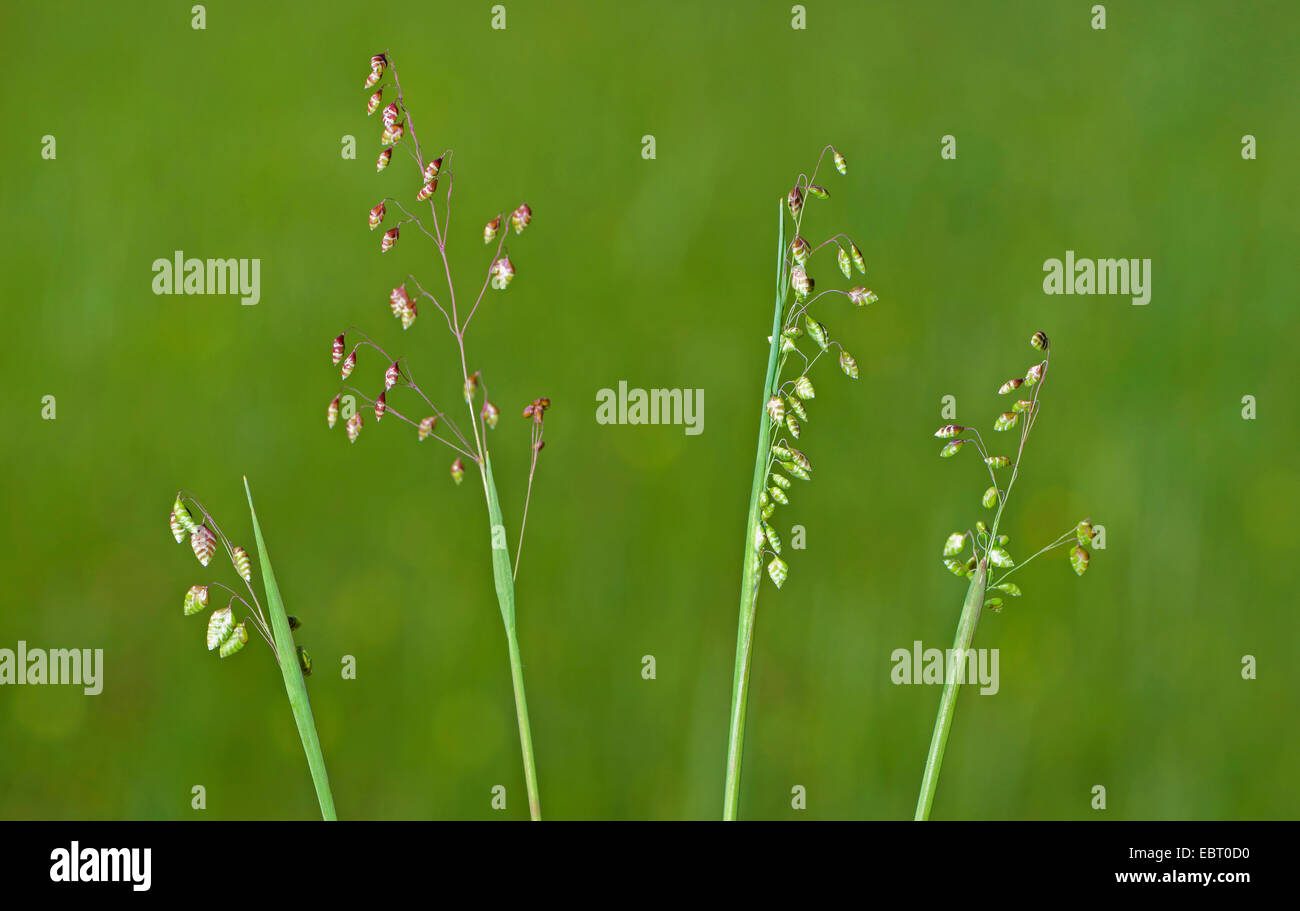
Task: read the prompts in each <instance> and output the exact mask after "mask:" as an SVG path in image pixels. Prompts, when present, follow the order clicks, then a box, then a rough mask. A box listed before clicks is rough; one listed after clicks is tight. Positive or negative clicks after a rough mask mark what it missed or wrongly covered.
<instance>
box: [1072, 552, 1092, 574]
mask: <svg viewBox="0 0 1300 911" xmlns="http://www.w3.org/2000/svg"><path fill="white" fill-rule="evenodd" d="M1070 566H1071V568H1072V569H1073V570H1074V574H1075V575H1076V576H1082V575H1083V574H1084V573H1086V572H1087V571H1088V552H1087V551H1086V550H1084V549H1083V548H1082V547H1078V546H1075V548H1074V549H1073V550H1071V551H1070Z"/></svg>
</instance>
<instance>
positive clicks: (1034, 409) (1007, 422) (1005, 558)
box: [934, 331, 1092, 611]
mask: <svg viewBox="0 0 1300 911" xmlns="http://www.w3.org/2000/svg"><path fill="white" fill-rule="evenodd" d="M1029 344H1030V345H1031V346H1033V347H1034V348H1035V349H1036V350H1038V351H1041V352H1042V356H1043V359H1042V360H1041V361H1039V362H1037V363H1035V364H1032V365H1030V367H1029V368H1028V369H1027V370H1026V371H1025V373H1024V376H1018V377H1012V378H1011V379H1009V380H1007V381H1006V382H1004V383H1003V384H1002V385H1001V386H1000V387H998V395H1002V396H1008V397H1010V398H1011V399H1012V403H1011V405H1010V406H1009V407H1008V408H1007V409H1006V410H1004V411H1002V412H1000V413H999V414H998V415H996V416H995V417H994V419H993V430H994V432H995V433H1009V432H1010V431H1013V430H1017V431H1019V440H1018V442H1017V444H1016V446H1015V454H1014V455H1011V456H1008V455H993V454H991V453H990V451H989V449H988V448H987V447H986V446H985V443H984V438H983V437H982V436H981V435H980V432H979V431H978V430H977V429H976V428H974V427H966V426H963V425H960V424H946V425H944V426H943V427H940V428H939V429H938V430H937V431H935V434H934V435H935V437H936V438H937V439H940V440H944V441H945V443H944V445H943V447H942V448H941V449H940V450H939V457H940V458H950V457H952V456H954V455H956V454H957V453H958V452H960V451H961V449H962V447H964V446H966V445H968V444H969V445H971V446H972V447H974V448H975V449H976V450H977V451H978V452H979V454H980V457H981V458H982V459H983V461H984V464H985V466H986V468H987V470H988V478H989V482H990V485H989V487H988V488H987V489H986V490H985V491H984V493H983V494H982V495H981V497H980V505H981V506H983V507H984V508H985V509H987V510H992V511H993V519H992V523H991V524H989V523H986V522H984V521H983V520H980V521H978V522H976V523H975V527H974V528H973V529H968V530H967V531H964V532H961V531H957V532H953V533H952V534H951V535H949V536H948V538H947V540H946V541H945V542H944V548H943V565H944V567H945V568H946V569H947V570H948V571H949V572H951V573H952V574H953V575H955V576H960V577H964V578H967V579H971V578H973V577H974V575H975V572H976V569H977V567H978V566H979V565H980V564H981V563H983V564H984V565H985V566H987V567H991V568H992V569H1001V570H1004V572H1002V573H1001V574H1000V575H997V576H996V577H992V576H991V577H990V578H989V580H988V589H989V591H990V592H992V591H997V592H1001V593H1002V594H1001V595H992V596H990V597H988V598H987V599H986V600H985V602H984V606H985V607H987V608H988V609H989V610H992V611H1000V610H1001V609H1002V604H1003V598H1002V595H1007V596H1010V597H1019V595H1020V594H1021V589H1020V586H1018V585H1016V584H1015V583H1013V582H1008V581H1006V580H1007V577H1008V576H1010V575H1011V574H1012V573H1014V572H1015V571H1016V570H1017V569H1019V568H1020V566H1023V565H1024V564H1025V563H1028V562H1029V561H1030V560H1033V559H1034V558H1035V557H1038V556H1040V555H1042V554H1044V553H1047V552H1048V551H1051V550H1054V549H1056V548H1058V547H1062V546H1064V545H1066V544H1073V547H1072V548H1071V550H1070V566H1071V567H1072V568H1073V569H1074V571H1075V573H1077V574H1078V575H1080V576H1082V575H1083V573H1084V571H1085V570H1087V568H1088V560H1089V550H1090V549H1091V547H1092V523H1091V520H1089V519H1084V520H1082V521H1081V522H1079V523H1078V525H1076V526H1075V527H1073V528H1071V529H1070V530H1069V531H1067V532H1065V533H1064V534H1062V535H1061V536H1060V537H1058V538H1057V539H1056V540H1055V541H1053V542H1051V543H1050V544H1048V545H1046V546H1045V547H1043V548H1041V549H1039V550H1038V551H1037V552H1035V553H1034V554H1033V555H1032V556H1030V557H1029V558H1027V559H1026V560H1024V561H1023V563H1017V562H1016V560H1015V559H1014V558H1013V557H1012V556H1011V551H1010V549H1009V547H1008V545H1009V543H1010V537H1009V536H1008V535H1005V534H999V529H1000V526H1001V523H1002V517H1003V513H1004V511H1005V510H1006V505H1007V501H1008V499H1009V498H1010V496H1011V491H1012V488H1013V487H1014V486H1015V483H1016V479H1017V477H1019V474H1020V467H1021V464H1022V460H1023V459H1024V455H1025V446H1026V444H1027V443H1028V441H1029V435H1030V433H1031V431H1033V429H1034V425H1035V424H1036V423H1037V422H1038V416H1039V414H1040V412H1041V409H1042V402H1041V401H1040V400H1039V399H1040V396H1041V393H1042V390H1043V385H1044V383H1045V382H1046V379H1047V374H1048V367H1049V365H1050V363H1051V359H1052V351H1051V343H1050V341H1049V340H1048V338H1047V334H1046V333H1045V332H1041V331H1040V332H1035V333H1034V334H1033V335H1032V336H1030V338H1029ZM1026 395H1027V396H1028V398H1021V396H1026ZM1008 470H1009V471H1008ZM999 471H1004V472H1007V474H1006V477H1007V480H1006V481H1005V486H1000V485H1002V484H1003V483H1004V482H1000V481H999V475H998V472H999ZM968 550H969V554H968V555H967V556H965V557H964V558H962V555H963V554H965V553H966V552H967V551H968Z"/></svg>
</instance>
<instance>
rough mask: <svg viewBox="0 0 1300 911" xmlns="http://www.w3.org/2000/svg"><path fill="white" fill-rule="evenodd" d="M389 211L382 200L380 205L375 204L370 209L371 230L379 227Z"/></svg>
mask: <svg viewBox="0 0 1300 911" xmlns="http://www.w3.org/2000/svg"><path fill="white" fill-rule="evenodd" d="M380 170H382V168H381V169H380ZM387 212H388V209H387V208H385V206H384V204H383V203H382V202H381V203H380V204H379V205H377V206H375V207H374V208H373V209H371V210H370V230H371V231H373V230H375V228H378V227H379V225H380V223H382V222H383V220H384V215H385V214H387Z"/></svg>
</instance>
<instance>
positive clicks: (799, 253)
mask: <svg viewBox="0 0 1300 911" xmlns="http://www.w3.org/2000/svg"><path fill="white" fill-rule="evenodd" d="M827 153H829V154H830V156H831V160H832V161H833V162H834V165H835V170H836V171H838V172H839V173H840V174H841V175H843V174H847V173H848V165H847V163H846V162H845V160H844V156H843V155H841V154H840V153H839V152H838V151H837V150H836V149H835V148H834V147H833V146H826V147H825V148H824V149H822V152H821V155H820V156H819V157H818V159H817V166H816V167H814V168H813V171H812V175H811V176H809V175H807V174H800V175H799V176H798V178H797V179H796V180H795V184H794V186H793V187H792V188H791V190H790V192H789V193H788V194H787V195H786V197H785V199H784V200H782V201H781V202H780V203H779V204H778V206H777V244H776V304H775V307H774V309H773V312H772V334H771V336H769V338H768V342H769V345H768V357H767V376H766V378H765V379H764V380H763V398H762V409H761V410H760V416H759V426H758V448H757V452H756V454H755V458H754V480H753V485H752V487H751V490H750V496H749V517H748V520H747V522H746V526H745V557H744V563H743V571H742V574H741V584H740V622H739V627H738V630H737V634H736V665H735V672H734V675H733V677H732V684H731V718H730V723H729V725H728V742H727V778H726V788H725V792H724V796H723V810H722V815H723V818H724V819H729V820H730V819H735V818H736V812H737V804H738V801H739V797H740V763H741V758H742V756H743V753H744V741H745V705H746V701H747V700H748V697H749V671H750V660H751V656H752V652H753V647H754V618H755V614H756V612H757V607H758V592H759V587H760V584H761V582H762V576H763V566H764V563H765V562H766V565H767V575H768V578H770V579H771V580H772V583H773V584H774V585H775V586H776V587H777V588H778V589H779V588H780V587H781V586H782V585H784V584H785V580H786V578H787V576H788V575H789V571H790V568H789V565H788V564H787V563H786V562H785V560H784V559H783V558H782V550H783V544H782V541H781V535H780V534H779V533H778V532H777V530H776V528H775V527H774V524H773V523H774V519H775V513H776V510H777V507H779V506H784V505H787V504H788V503H789V502H790V497H791V494H792V488H793V487H794V484H793V483H792V481H791V478H793V479H795V480H798V481H809V480H811V479H812V463H811V462H810V461H809V459H808V457H807V456H805V455H804V454H803V453H802V452H800V451H799V450H798V449H796V448H795V447H794V443H793V442H792V441H794V440H798V439H799V438H800V437H801V436H802V435H803V424H805V423H807V422H808V420H809V412H808V409H809V408H810V406H811V402H812V400H813V399H814V398H815V397H816V390H815V389H814V387H813V384H812V380H811V379H809V374H810V373H812V370H813V367H814V366H816V364H817V362H818V361H819V360H821V358H822V356H823V355H826V354H831V353H832V352H834V355H833V356H837V357H838V359H839V365H840V370H841V371H843V373H844V374H845V376H847V377H849V378H850V379H855V380H856V379H857V378H858V362H857V361H856V360H854V358H853V355H851V354H849V352H848V351H846V350H845V349H844V347H843V346H842V345H841V344H840V343H839V342H837V341H836V340H835V339H834V338H833V337H832V336H831V334H830V330H828V329H827V328H826V324H825V323H823V322H821V321H819V320H818V318H817V316H816V315H814V313H813V310H812V308H813V306H814V305H815V304H817V302H818V301H820V300H821V299H822V298H823V297H826V296H827V295H839V296H841V297H845V298H848V300H849V302H850V303H852V304H853V305H855V306H858V307H865V306H867V305H868V304H872V303H875V302H876V300H877V298H876V295H875V294H874V293H872V292H871V290H870V289H868V288H864V287H860V286H858V287H853V288H850V289H849V290H847V291H844V290H839V289H835V288H830V289H827V290H824V291H821V292H818V293H816V294H814V285H815V283H814V281H813V278H812V276H811V275H810V274H809V270H810V269H811V268H812V258H813V257H814V256H815V255H816V254H817V253H819V252H820V251H822V250H826V251H827V253H829V251H830V249H831V248H832V247H833V248H834V249H835V255H836V261H837V264H838V266H839V270H840V272H841V273H843V275H844V278H845V280H846V281H851V280H852V278H853V273H854V270H855V269H856V270H857V271H858V272H859V273H865V272H866V270H867V265H866V261H865V259H864V258H863V256H862V251H861V250H859V249H858V246H857V244H855V243H854V242H853V241H852V240H851V239H850V238H849V237H848V235H846V234H833V235H831V236H830V237H828V238H827V239H826V240H823V241H822V242H821V243H819V244H817V245H816V246H813V245H811V244H810V243H809V242H808V241H806V240H805V239H804V238H803V236H802V234H801V231H802V230H803V218H804V206H805V203H806V202H808V201H809V200H810V199H819V200H823V199H827V198H828V197H829V194H828V193H827V191H826V190H825V188H823V187H821V186H819V185H818V184H817V183H816V180H817V174H818V172H819V171H820V170H821V166H822V164H823V162H824V161H825V160H826V155H827ZM787 210H788V211H789V216H790V223H791V224H790V235H791V240H790V242H789V245H788V246H787V244H786V211H787ZM791 291H793V292H794V300H793V301H791V300H790V292H791ZM820 310H821V307H819V308H818V312H819V313H820ZM787 368H790V369H789V370H787Z"/></svg>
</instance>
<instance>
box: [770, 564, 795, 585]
mask: <svg viewBox="0 0 1300 911" xmlns="http://www.w3.org/2000/svg"><path fill="white" fill-rule="evenodd" d="M789 574H790V567H789V566H787V565H786V562H785V561H784V560H782V559H781V558H780V557H773V558H772V562H771V563H769V564H767V575H768V576H769V577H770V578H771V580H772V582H773V583H774V584H775V585H776V587H777V588H780V587H781V586H782V585H784V584H785V580H786V577H787V576H789Z"/></svg>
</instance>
